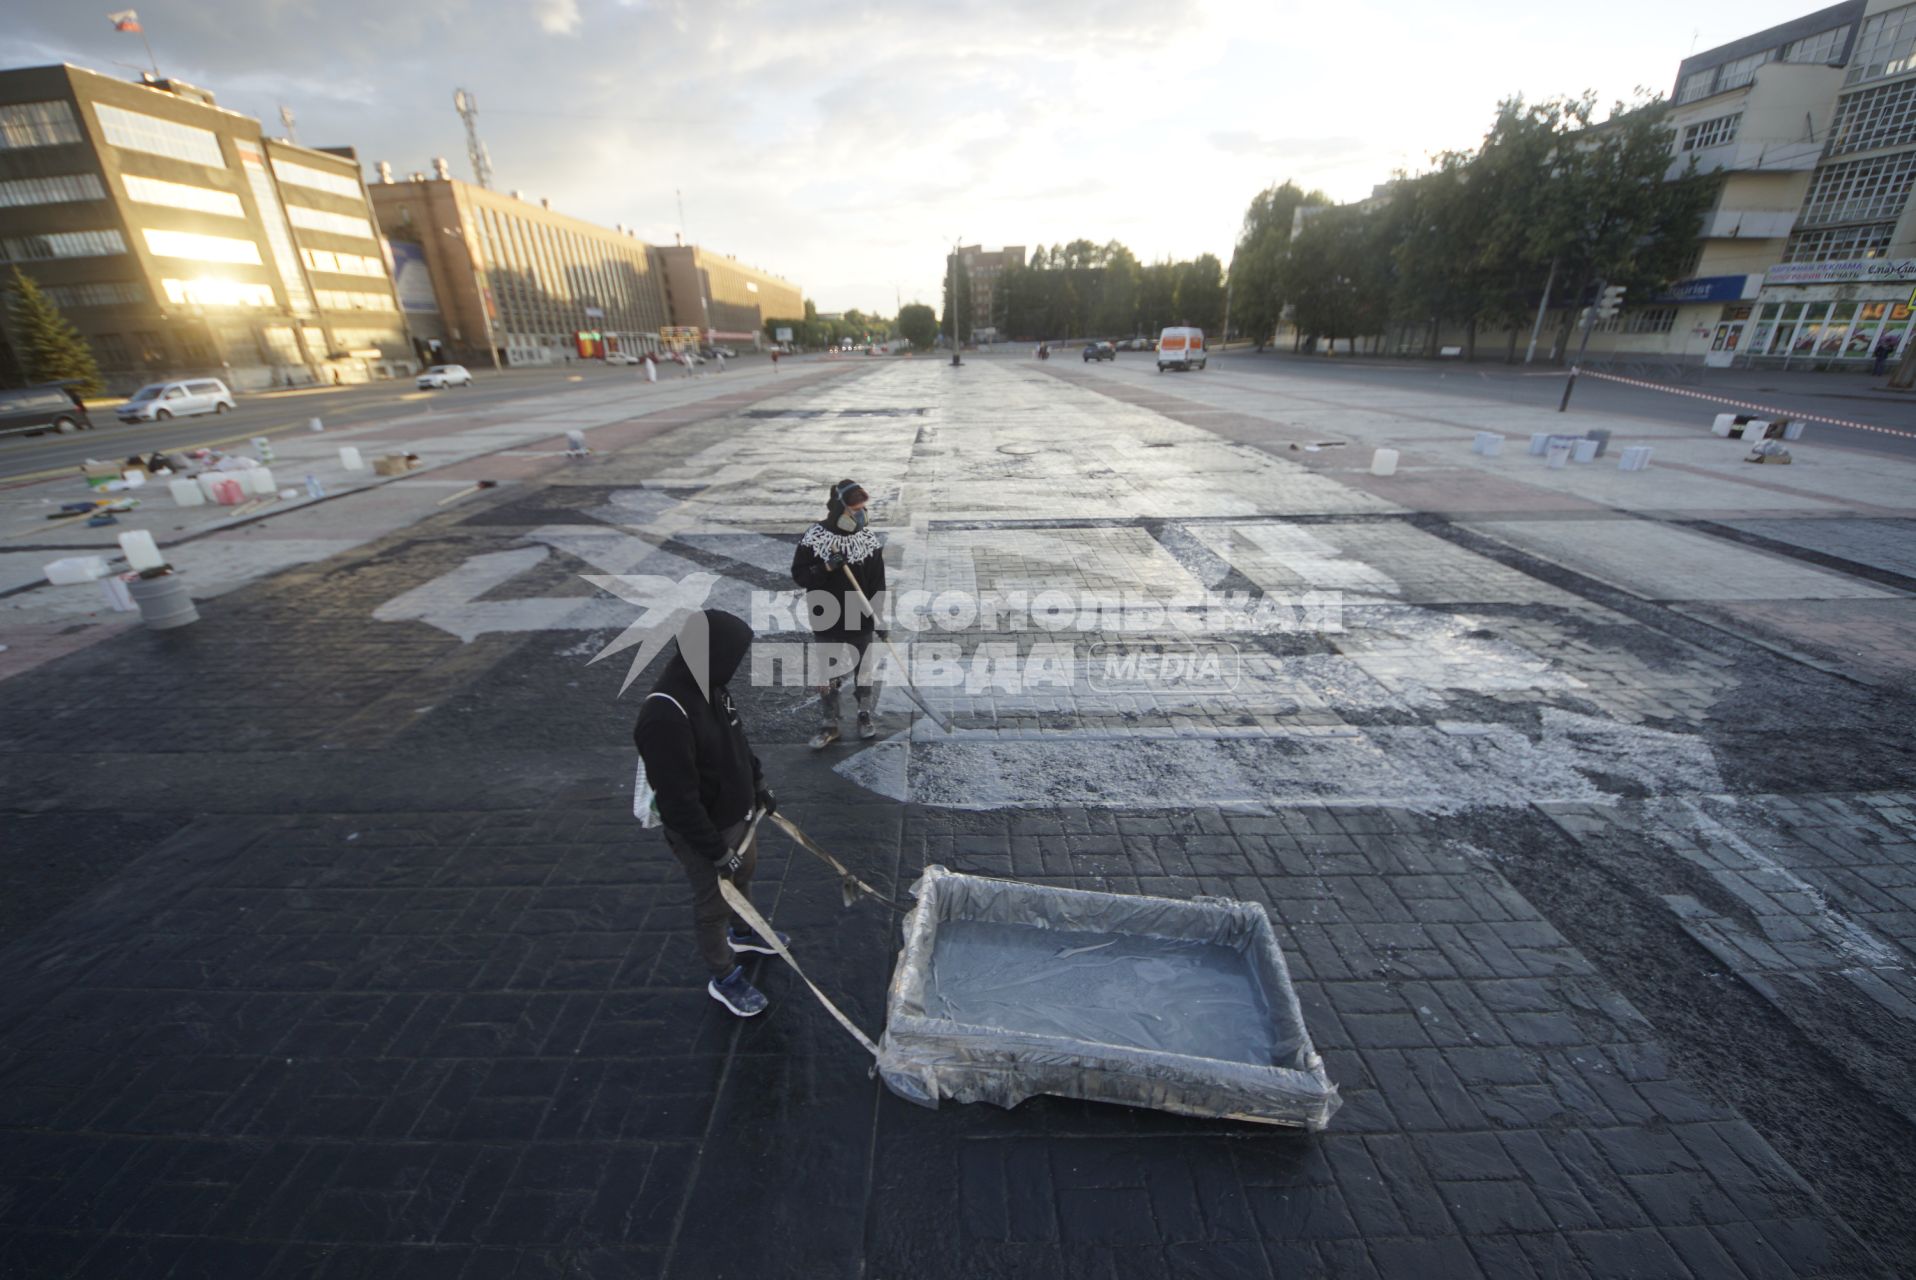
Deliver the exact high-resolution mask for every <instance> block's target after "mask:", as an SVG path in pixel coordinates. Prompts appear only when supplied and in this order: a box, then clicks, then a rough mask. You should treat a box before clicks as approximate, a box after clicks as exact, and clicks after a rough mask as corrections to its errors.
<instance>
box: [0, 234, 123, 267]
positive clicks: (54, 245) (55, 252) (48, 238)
mask: <svg viewBox="0 0 1916 1280" xmlns="http://www.w3.org/2000/svg"><path fill="white" fill-rule="evenodd" d="M125 252H126V241H125V240H123V239H121V238H120V233H119V232H117V231H54V232H49V233H47V234H46V235H33V236H5V237H0V258H4V259H5V260H6V261H8V262H42V261H45V260H46V259H48V258H104V257H107V256H109V255H111V254H115V253H125Z"/></svg>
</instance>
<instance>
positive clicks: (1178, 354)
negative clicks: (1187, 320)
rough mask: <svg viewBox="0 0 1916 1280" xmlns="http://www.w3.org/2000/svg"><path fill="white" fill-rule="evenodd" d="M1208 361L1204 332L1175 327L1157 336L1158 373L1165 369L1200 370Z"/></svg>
mask: <svg viewBox="0 0 1916 1280" xmlns="http://www.w3.org/2000/svg"><path fill="white" fill-rule="evenodd" d="M1208 359H1209V357H1208V355H1207V354H1206V352H1205V350H1204V330H1202V329H1185V328H1180V327H1177V326H1173V327H1172V328H1169V329H1166V330H1165V331H1164V332H1163V333H1161V334H1159V335H1158V372H1159V373H1163V372H1164V371H1165V370H1166V369H1202V368H1203V367H1204V365H1205V363H1206V361H1207V360H1208Z"/></svg>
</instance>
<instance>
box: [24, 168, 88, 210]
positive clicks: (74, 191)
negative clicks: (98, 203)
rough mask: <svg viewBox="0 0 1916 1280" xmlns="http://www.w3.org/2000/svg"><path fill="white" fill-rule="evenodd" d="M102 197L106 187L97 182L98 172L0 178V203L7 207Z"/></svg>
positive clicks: (64, 202) (70, 201) (66, 202)
mask: <svg viewBox="0 0 1916 1280" xmlns="http://www.w3.org/2000/svg"><path fill="white" fill-rule="evenodd" d="M104 199H106V188H104V187H102V186H101V185H100V178H99V175H98V174H92V173H63V174H58V175H56V176H54V177H51V178H13V179H10V180H8V181H6V182H0V206H5V207H9V208H18V207H20V206H22V205H30V204H71V203H73V202H74V201H78V200H104Z"/></svg>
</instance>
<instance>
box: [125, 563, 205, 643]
mask: <svg viewBox="0 0 1916 1280" xmlns="http://www.w3.org/2000/svg"><path fill="white" fill-rule="evenodd" d="M126 589H127V593H128V594H129V595H131V596H132V597H133V603H134V604H136V605H138V606H139V607H140V620H141V621H143V622H145V623H146V627H147V630H149V631H170V630H172V629H173V628H174V627H183V626H185V625H186V624H187V623H189V622H198V621H199V620H200V611H199V610H198V609H195V608H194V607H193V597H191V596H189V595H187V594H186V580H185V579H184V578H182V577H180V575H179V574H177V573H166V574H161V575H160V576H159V577H157V578H135V579H133V581H131V582H129V583H127V584H126Z"/></svg>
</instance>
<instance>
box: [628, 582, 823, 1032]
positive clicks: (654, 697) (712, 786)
mask: <svg viewBox="0 0 1916 1280" xmlns="http://www.w3.org/2000/svg"><path fill="white" fill-rule="evenodd" d="M751 644H752V628H751V627H750V626H749V625H748V624H747V623H746V621H745V619H743V618H740V617H737V616H736V615H734V614H730V613H727V612H725V611H724V610H723V609H706V610H704V611H703V612H701V613H695V614H693V615H692V616H691V617H689V618H687V619H686V622H685V625H684V626H683V627H681V628H680V629H679V637H678V649H677V652H675V653H674V654H673V655H672V660H671V661H670V662H668V663H666V665H665V670H664V671H663V672H662V673H661V674H660V675H659V679H658V683H657V684H655V685H653V686H652V692H651V693H649V694H647V695H646V697H645V702H644V703H643V704H642V705H641V707H640V708H639V719H638V723H637V724H635V725H634V726H633V727H632V740H633V741H634V742H635V743H637V744H638V748H639V756H640V758H641V759H642V760H644V762H645V779H646V782H647V783H649V784H650V785H651V787H652V789H653V791H654V793H655V794H656V796H657V803H658V813H659V823H660V825H661V826H663V827H664V828H665V843H666V846H667V847H668V848H669V849H671V851H672V856H673V857H675V858H677V859H678V861H679V865H680V867H682V868H683V869H684V871H685V878H686V879H687V880H688V881H689V882H690V883H691V886H692V926H693V929H694V931H695V933H696V935H697V939H698V949H699V957H700V959H702V960H703V961H704V962H705V967H706V968H707V969H708V970H709V971H710V972H711V979H710V981H708V982H707V983H706V984H705V990H706V993H707V994H708V995H710V996H711V997H712V998H713V999H714V1000H716V1001H718V1002H719V1003H720V1004H722V1005H724V1006H725V1007H726V1008H727V1009H729V1010H731V1011H732V1012H733V1013H735V1014H737V1015H738V1016H739V1017H741V1018H749V1017H752V1016H753V1015H755V1014H759V1013H763V1012H764V1011H765V1007H766V1004H767V1003H768V1002H767V1001H766V999H765V997H764V995H762V994H761V993H760V992H759V991H758V989H757V988H755V987H754V986H752V984H751V983H750V982H748V981H746V979H745V971H744V969H743V968H741V967H740V965H739V962H738V957H739V956H741V955H746V954H753V953H756V954H759V955H776V954H777V952H775V951H773V950H772V948H771V947H770V946H768V945H767V944H766V943H765V941H764V940H763V939H762V938H760V937H759V936H758V935H757V934H755V933H753V932H752V930H751V928H750V927H749V926H748V925H747V924H746V923H745V921H743V920H741V919H739V918H738V917H737V916H736V915H733V914H732V910H731V908H730V907H728V906H727V905H726V903H725V897H724V895H723V894H722V893H721V892H720V890H719V881H720V879H726V880H730V881H731V882H732V887H733V888H735V889H737V890H738V891H739V892H740V893H742V894H745V895H746V896H747V897H748V898H749V897H750V894H751V884H752V872H753V870H754V868H755V867H756V866H757V863H758V848H757V840H756V839H755V838H754V836H753V833H752V819H753V816H754V814H757V815H759V816H764V815H767V814H770V813H772V812H773V811H774V810H776V809H777V808H778V801H777V798H776V797H775V796H773V794H772V789H771V788H770V787H768V786H766V785H765V774H764V771H763V770H762V769H761V768H760V767H759V762H758V757H757V756H755V755H753V754H752V746H751V743H750V742H748V741H747V740H746V737H745V726H744V724H743V723H741V722H740V720H739V715H738V709H737V708H736V707H735V706H733V704H732V695H731V693H730V692H729V691H728V690H727V689H726V683H727V682H728V681H729V680H731V678H732V676H733V674H734V673H736V672H737V671H738V668H739V664H740V663H742V662H743V661H744V660H745V652H746V650H747V649H749V648H750V647H751ZM778 937H779V941H780V942H785V941H787V939H786V937H785V935H784V934H783V933H780V934H779V935H778Z"/></svg>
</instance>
